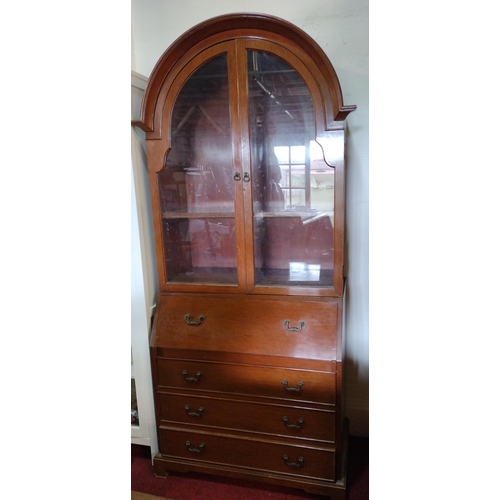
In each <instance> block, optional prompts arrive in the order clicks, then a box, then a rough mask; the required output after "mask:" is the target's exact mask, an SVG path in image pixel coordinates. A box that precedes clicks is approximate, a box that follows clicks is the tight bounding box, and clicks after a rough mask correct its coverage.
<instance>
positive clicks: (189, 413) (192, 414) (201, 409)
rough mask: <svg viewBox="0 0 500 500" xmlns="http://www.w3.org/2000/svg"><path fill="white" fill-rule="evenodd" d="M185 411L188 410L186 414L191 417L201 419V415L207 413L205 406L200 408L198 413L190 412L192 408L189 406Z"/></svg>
mask: <svg viewBox="0 0 500 500" xmlns="http://www.w3.org/2000/svg"><path fill="white" fill-rule="evenodd" d="M184 409H185V410H186V414H187V415H188V416H190V417H201V414H202V413H203V412H204V411H205V408H203V406H200V407H199V408H198V410H197V411H198V413H196V412H194V411H191V412H190V411H189V410H190V409H191V408H189V405H186V406H185V407H184Z"/></svg>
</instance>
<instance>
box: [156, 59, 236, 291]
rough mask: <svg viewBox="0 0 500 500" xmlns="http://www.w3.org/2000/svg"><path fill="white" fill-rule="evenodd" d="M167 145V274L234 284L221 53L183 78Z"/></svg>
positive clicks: (163, 177)
mask: <svg viewBox="0 0 500 500" xmlns="http://www.w3.org/2000/svg"><path fill="white" fill-rule="evenodd" d="M170 130H171V140H172V149H171V151H170V152H169V153H168V156H167V159H166V165H165V168H164V170H163V171H162V172H161V173H160V174H159V175H158V177H159V188H160V193H159V194H160V203H161V210H162V221H163V227H162V229H163V232H162V235H163V246H164V251H165V266H166V270H167V282H169V283H172V282H173V283H176V282H178V283H209V284H212V283H213V284H219V283H225V284H228V283H229V284H233V283H234V284H236V283H237V273H236V235H235V219H234V192H233V191H234V181H233V180H232V172H233V154H232V145H231V144H232V142H231V124H230V114H229V95H228V71H227V55H226V54H222V55H220V56H218V57H215V58H213V59H211V60H210V61H208V62H206V63H205V64H203V65H202V66H201V67H200V68H199V69H198V70H197V71H196V72H194V73H193V74H192V75H191V76H190V77H189V79H188V80H187V81H186V83H185V84H184V85H183V87H182V89H181V91H180V93H179V95H178V97H177V99H176V101H175V105H174V108H173V112H172V118H171V125H170Z"/></svg>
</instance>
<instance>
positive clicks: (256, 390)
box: [156, 358, 336, 405]
mask: <svg viewBox="0 0 500 500" xmlns="http://www.w3.org/2000/svg"><path fill="white" fill-rule="evenodd" d="M156 364H157V384H158V388H159V389H168V388H176V389H182V390H193V391H197V392H201V391H213V392H219V393H226V394H242V395H251V396H254V397H263V398H278V399H283V400H289V401H304V402H313V403H314V402H315V403H324V404H329V405H334V404H335V378H336V374H335V373H332V372H314V371H306V370H294V369H287V368H270V367H262V366H253V365H239V364H232V363H212V362H207V361H193V360H179V359H167V358H158V359H156Z"/></svg>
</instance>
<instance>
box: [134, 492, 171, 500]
mask: <svg viewBox="0 0 500 500" xmlns="http://www.w3.org/2000/svg"><path fill="white" fill-rule="evenodd" d="M131 500H165V497H155V496H154V495H148V494H147V493H139V492H138V491H133V492H132V498H131ZM166 500H173V499H172V498H167V499H166Z"/></svg>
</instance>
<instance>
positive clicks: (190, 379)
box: [182, 370, 203, 382]
mask: <svg viewBox="0 0 500 500" xmlns="http://www.w3.org/2000/svg"><path fill="white" fill-rule="evenodd" d="M187 374H188V372H187V370H182V375H183V377H184V380H187V381H188V382H199V380H200V377H201V376H202V375H203V373H201V372H196V374H195V376H194V377H188V376H187Z"/></svg>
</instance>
